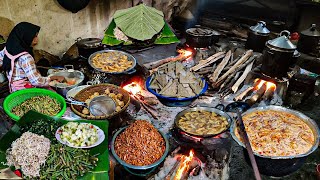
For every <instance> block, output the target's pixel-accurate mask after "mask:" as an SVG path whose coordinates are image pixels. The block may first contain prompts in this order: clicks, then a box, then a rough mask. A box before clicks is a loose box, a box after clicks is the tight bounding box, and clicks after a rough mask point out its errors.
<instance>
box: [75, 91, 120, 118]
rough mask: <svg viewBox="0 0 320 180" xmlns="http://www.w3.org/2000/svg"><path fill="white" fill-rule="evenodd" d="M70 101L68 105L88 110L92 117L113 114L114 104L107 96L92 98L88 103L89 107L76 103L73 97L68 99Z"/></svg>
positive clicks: (79, 102)
mask: <svg viewBox="0 0 320 180" xmlns="http://www.w3.org/2000/svg"><path fill="white" fill-rule="evenodd" d="M69 98H70V99H71V101H69V102H70V104H73V105H79V106H84V107H86V108H88V109H89V111H90V113H91V114H92V115H94V116H107V115H110V114H112V113H113V112H115V110H116V103H115V101H114V100H113V99H112V98H110V97H109V96H104V95H101V96H96V97H94V98H92V100H91V101H90V103H89V106H88V105H87V104H86V103H85V102H81V101H77V100H75V99H74V98H73V97H69Z"/></svg>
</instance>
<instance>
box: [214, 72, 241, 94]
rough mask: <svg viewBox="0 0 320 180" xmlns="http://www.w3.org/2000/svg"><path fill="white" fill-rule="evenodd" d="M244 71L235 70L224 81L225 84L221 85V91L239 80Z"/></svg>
mask: <svg viewBox="0 0 320 180" xmlns="http://www.w3.org/2000/svg"><path fill="white" fill-rule="evenodd" d="M241 73H242V72H241V71H238V72H234V73H232V74H231V75H230V76H229V77H228V78H227V79H226V80H225V81H224V82H223V84H222V85H221V86H220V90H219V91H222V92H224V91H226V90H227V89H230V88H231V87H232V85H233V84H234V83H235V82H236V81H237V79H238V78H239V76H240V74H241Z"/></svg>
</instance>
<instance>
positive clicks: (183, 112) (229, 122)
mask: <svg viewBox="0 0 320 180" xmlns="http://www.w3.org/2000/svg"><path fill="white" fill-rule="evenodd" d="M218 106H219V105H218ZM218 106H216V108H211V107H194V108H189V109H185V110H183V111H181V112H179V113H178V114H177V115H176V117H175V119H174V124H175V126H176V127H177V128H178V129H179V130H180V131H183V132H185V133H186V134H189V135H191V136H196V137H212V136H216V135H218V134H210V135H196V134H192V133H189V132H186V131H184V130H183V129H182V128H180V126H179V123H178V122H179V119H180V118H181V117H182V116H183V115H185V114H186V113H188V112H193V111H209V112H214V113H216V114H218V115H220V116H223V117H225V118H227V121H228V126H227V127H226V129H225V130H224V131H222V132H220V133H219V134H221V133H223V132H225V131H226V130H228V129H229V127H230V125H231V122H232V120H231V117H230V116H229V115H228V114H227V113H225V112H224V111H223V110H220V109H218ZM223 109H224V108H223Z"/></svg>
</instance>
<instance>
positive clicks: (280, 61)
mask: <svg viewBox="0 0 320 180" xmlns="http://www.w3.org/2000/svg"><path fill="white" fill-rule="evenodd" d="M289 36H290V32H289V31H286V30H285V31H282V32H281V33H280V35H279V37H278V38H276V39H273V40H269V41H267V43H266V48H265V50H264V51H263V56H262V66H261V72H262V73H263V74H265V75H267V76H270V77H276V78H282V77H286V76H287V72H288V70H289V67H290V64H291V63H292V58H293V56H294V51H295V50H296V46H295V45H293V44H292V43H291V42H290V40H289Z"/></svg>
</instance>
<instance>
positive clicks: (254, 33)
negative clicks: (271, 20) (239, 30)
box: [246, 21, 270, 52]
mask: <svg viewBox="0 0 320 180" xmlns="http://www.w3.org/2000/svg"><path fill="white" fill-rule="evenodd" d="M266 26H267V25H266V23H265V22H264V21H259V22H258V23H257V24H256V25H255V26H251V27H250V30H249V31H248V38H247V42H246V49H252V50H253V51H255V52H262V51H263V49H264V46H265V43H266V42H267V40H268V38H269V34H270V31H269V30H268V29H267V27H266Z"/></svg>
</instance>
